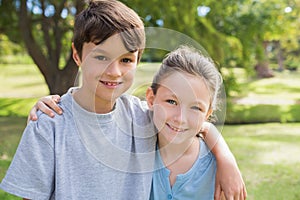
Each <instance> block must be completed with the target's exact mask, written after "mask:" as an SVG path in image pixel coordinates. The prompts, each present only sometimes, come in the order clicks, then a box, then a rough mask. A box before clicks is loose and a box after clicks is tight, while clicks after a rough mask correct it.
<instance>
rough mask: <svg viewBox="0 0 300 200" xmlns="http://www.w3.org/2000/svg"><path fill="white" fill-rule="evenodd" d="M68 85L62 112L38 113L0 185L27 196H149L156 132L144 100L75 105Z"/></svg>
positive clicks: (120, 99)
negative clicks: (94, 109) (94, 107)
mask: <svg viewBox="0 0 300 200" xmlns="http://www.w3.org/2000/svg"><path fill="white" fill-rule="evenodd" d="M72 90H73V89H70V91H69V92H68V93H67V94H65V95H64V96H63V97H62V100H61V103H60V106H61V107H62V109H63V110H64V114H63V115H56V116H55V117H54V118H50V117H48V116H46V115H45V114H43V113H39V119H38V121H35V122H32V121H31V122H30V123H29V124H28V125H27V127H26V129H25V131H24V133H23V136H22V139H21V141H20V144H19V146H18V149H17V152H16V154H15V156H14V159H13V161H12V163H11V165H10V167H9V169H8V171H7V174H6V176H5V178H4V179H3V180H2V182H1V185H0V188H2V189H3V190H5V191H7V192H9V193H12V194H14V195H17V196H20V197H23V198H28V199H39V200H40V199H59V200H61V199H72V200H73V199H80V200H82V199H89V200H93V199H104V200H106V199H108V200H110V199H114V200H118V199H122V200H123V199H130V200H135V199H140V200H145V199H148V198H149V194H150V188H151V180H152V170H153V164H154V162H153V161H154V156H155V143H156V135H155V133H154V129H153V125H152V122H151V117H150V113H149V111H148V109H147V105H146V104H145V102H141V101H140V100H139V99H138V98H136V97H133V96H129V95H123V96H121V97H120V98H118V100H117V102H116V105H115V108H114V110H113V111H112V112H110V113H108V114H95V113H91V112H88V111H86V110H84V109H83V108H81V107H80V106H79V105H78V104H77V103H76V102H75V101H74V99H73V97H72V94H71V92H72Z"/></svg>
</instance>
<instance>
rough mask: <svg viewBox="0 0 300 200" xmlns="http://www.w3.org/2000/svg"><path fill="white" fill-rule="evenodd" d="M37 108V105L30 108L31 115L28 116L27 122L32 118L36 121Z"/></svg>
mask: <svg viewBox="0 0 300 200" xmlns="http://www.w3.org/2000/svg"><path fill="white" fill-rule="evenodd" d="M36 112H37V109H36V107H35V106H33V108H32V109H31V110H30V112H29V115H28V117H27V124H28V123H29V121H30V120H32V121H36V120H37V115H36Z"/></svg>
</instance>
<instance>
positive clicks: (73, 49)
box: [72, 42, 81, 66]
mask: <svg viewBox="0 0 300 200" xmlns="http://www.w3.org/2000/svg"><path fill="white" fill-rule="evenodd" d="M72 52H73V54H72V55H73V59H74V61H75V63H76V64H77V65H78V66H80V65H81V59H80V56H79V54H78V51H77V50H76V48H75V46H74V43H73V42H72Z"/></svg>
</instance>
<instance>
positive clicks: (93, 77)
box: [74, 34, 138, 113]
mask: <svg viewBox="0 0 300 200" xmlns="http://www.w3.org/2000/svg"><path fill="white" fill-rule="evenodd" d="M137 57H138V52H137V51H135V52H129V51H128V50H127V49H126V48H125V46H124V44H123V42H122V39H121V37H120V35H119V34H115V35H113V36H111V37H109V38H108V39H107V40H105V41H104V42H102V43H101V44H99V45H96V44H94V43H92V42H89V43H84V45H83V51H82V61H81V59H77V64H78V65H79V66H80V67H81V71H82V87H81V88H80V89H79V90H78V92H76V95H75V100H76V101H77V103H79V104H80V105H81V106H82V107H83V108H85V109H87V110H88V111H92V112H97V113H107V112H110V111H111V110H112V108H113V106H114V104H115V101H116V99H117V98H118V97H119V96H121V95H122V94H123V93H124V92H126V91H127V90H128V89H129V87H130V86H131V85H132V83H133V78H134V75H135V70H136V66H137V61H138V58H137ZM74 59H75V60H76V50H75V58H74Z"/></svg>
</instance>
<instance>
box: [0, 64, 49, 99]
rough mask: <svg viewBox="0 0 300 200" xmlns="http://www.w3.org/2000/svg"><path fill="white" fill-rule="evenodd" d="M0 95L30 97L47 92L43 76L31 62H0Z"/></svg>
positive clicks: (39, 95)
mask: <svg viewBox="0 0 300 200" xmlns="http://www.w3.org/2000/svg"><path fill="white" fill-rule="evenodd" d="M0 69H1V73H0V97H5V98H9V97H13V98H16V97H19V98H31V97H41V96H43V95H46V94H48V93H49V90H48V88H47V85H46V84H45V81H44V78H43V76H42V75H41V73H40V72H39V70H38V68H37V67H36V66H35V65H33V64H0Z"/></svg>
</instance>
